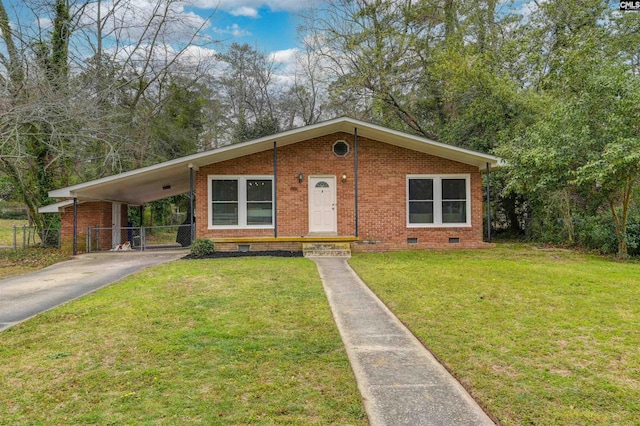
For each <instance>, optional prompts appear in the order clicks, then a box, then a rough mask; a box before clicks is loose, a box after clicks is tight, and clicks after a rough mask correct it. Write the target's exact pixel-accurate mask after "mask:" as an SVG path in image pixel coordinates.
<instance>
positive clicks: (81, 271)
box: [0, 250, 188, 331]
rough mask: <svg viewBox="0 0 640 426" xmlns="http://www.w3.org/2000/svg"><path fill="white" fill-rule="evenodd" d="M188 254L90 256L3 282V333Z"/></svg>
mask: <svg viewBox="0 0 640 426" xmlns="http://www.w3.org/2000/svg"><path fill="white" fill-rule="evenodd" d="M187 254H188V251H186V250H172V251H157V252H152V251H146V252H132V251H127V252H117V253H90V254H83V255H80V256H76V257H75V258H74V259H72V260H68V261H66V262H60V263H57V264H55V265H51V266H49V267H48V268H45V269H42V270H40V271H36V272H32V273H30V274H27V275H22V276H19V277H15V278H9V279H6V280H2V281H0V331H1V330H4V329H5V328H8V327H11V326H12V325H14V324H16V323H19V322H21V321H24V320H26V319H28V318H31V317H32V316H34V315H36V314H39V313H40V312H44V311H47V310H49V309H51V308H54V307H56V306H58V305H61V304H63V303H65V302H68V301H70V300H73V299H76V298H78V297H80V296H83V295H85V294H88V293H91V292H92V291H95V290H97V289H99V288H101V287H104V286H107V285H109V284H111V283H113V282H115V281H118V280H121V279H122V278H124V277H126V276H127V275H130V274H132V273H134V272H137V271H140V270H141V269H144V268H146V267H148V266H152V265H158V264H160V263H164V262H168V261H170V260H175V259H179V258H181V257H183V256H185V255H187Z"/></svg>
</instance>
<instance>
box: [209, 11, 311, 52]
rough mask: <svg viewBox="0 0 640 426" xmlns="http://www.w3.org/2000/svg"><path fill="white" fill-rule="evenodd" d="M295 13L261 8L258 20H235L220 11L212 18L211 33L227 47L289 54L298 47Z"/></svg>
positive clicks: (226, 12) (256, 18)
mask: <svg viewBox="0 0 640 426" xmlns="http://www.w3.org/2000/svg"><path fill="white" fill-rule="evenodd" d="M209 12H210V11H209ZM295 12H296V11H293V12H292V11H286V10H279V11H273V10H271V9H270V8H268V7H262V8H260V9H256V13H257V15H256V16H237V15H236V16H234V15H233V14H231V13H230V12H228V11H224V10H218V11H216V13H215V14H214V15H213V17H212V18H211V26H212V28H211V31H210V32H211V34H212V36H213V37H214V38H217V39H220V40H222V41H224V42H225V43H231V42H234V41H235V42H238V43H247V44H249V45H251V46H253V47H256V46H257V47H258V48H260V50H263V51H266V52H273V51H278V50H287V49H291V48H295V47H296V46H298V45H299V41H298V39H297V35H296V27H297V25H298V22H299V18H298V17H297V16H296V13H295Z"/></svg>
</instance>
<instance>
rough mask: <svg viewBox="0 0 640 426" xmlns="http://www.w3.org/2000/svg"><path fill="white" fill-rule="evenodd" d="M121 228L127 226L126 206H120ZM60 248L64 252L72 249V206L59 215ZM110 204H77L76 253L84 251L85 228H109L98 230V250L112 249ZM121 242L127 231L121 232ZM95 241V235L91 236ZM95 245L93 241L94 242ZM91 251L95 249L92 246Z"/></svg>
mask: <svg viewBox="0 0 640 426" xmlns="http://www.w3.org/2000/svg"><path fill="white" fill-rule="evenodd" d="M121 209H122V213H121V219H120V220H121V226H123V227H126V226H127V217H128V212H127V205H126V204H123V205H122V208H121ZM60 219H61V226H60V228H61V238H62V247H63V249H65V250H66V251H71V250H72V249H73V206H70V207H67V208H65V209H64V211H63V212H62V213H61V215H60ZM111 220H112V217H111V203H110V202H106V201H90V202H84V203H80V204H78V224H77V229H78V251H79V252H84V251H86V239H87V226H90V227H99V228H109V229H102V230H100V236H99V238H100V250H108V249H110V248H111V247H112V244H111V239H112V233H111V229H110V228H111V226H112V222H111ZM122 234H123V235H122V237H121V238H123V240H122V241H123V242H124V241H125V240H126V238H127V231H126V230H124V231H122ZM92 237H93V238H94V239H95V234H93V235H92ZM94 244H95V241H94ZM92 249H93V250H95V249H96V246H95V245H94V246H93V247H92Z"/></svg>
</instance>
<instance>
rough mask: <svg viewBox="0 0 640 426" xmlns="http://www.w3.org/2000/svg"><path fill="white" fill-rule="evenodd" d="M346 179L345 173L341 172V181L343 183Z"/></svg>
mask: <svg viewBox="0 0 640 426" xmlns="http://www.w3.org/2000/svg"><path fill="white" fill-rule="evenodd" d="M346 181H347V174H346V173H343V174H342V183H345V182H346Z"/></svg>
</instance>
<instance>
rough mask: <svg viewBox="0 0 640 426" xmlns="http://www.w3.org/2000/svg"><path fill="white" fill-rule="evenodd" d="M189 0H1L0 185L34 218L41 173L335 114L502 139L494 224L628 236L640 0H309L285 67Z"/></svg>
mask: <svg viewBox="0 0 640 426" xmlns="http://www.w3.org/2000/svg"><path fill="white" fill-rule="evenodd" d="M523 3H527V4H528V7H527V8H523V7H522V6H523ZM185 4H188V2H184V1H177V0H145V1H140V0H92V1H87V0H33V1H28V2H25V3H24V4H23V5H21V6H20V9H19V10H17V9H16V7H17V6H15V5H12V6H11V7H6V6H7V5H6V4H5V3H3V2H2V1H0V35H1V39H2V46H0V64H1V69H0V90H1V91H2V93H1V95H0V132H1V133H0V165H1V169H0V199H7V200H17V201H21V202H24V203H25V204H26V205H27V206H28V208H29V211H30V215H31V218H32V220H33V221H34V224H35V225H36V226H37V227H38V228H39V229H43V228H46V227H49V226H52V222H53V225H55V221H56V218H55V217H54V216H51V215H48V216H43V215H39V214H38V213H37V208H38V207H39V206H42V205H46V204H48V203H51V202H53V201H54V200H50V199H48V198H47V192H48V191H49V190H51V189H54V188H59V187H63V186H68V185H73V184H75V183H79V182H82V181H86V180H89V179H95V178H99V177H103V176H108V175H111V174H115V173H119V172H122V171H127V170H131V169H134V168H138V167H141V166H146V165H149V164H154V163H157V162H160V161H163V160H167V159H171V158H176V157H179V156H183V155H187V154H191V153H194V152H198V151H202V150H207V149H212V148H216V147H220V146H223V145H226V144H231V143H236V142H240V141H245V140H250V139H253V138H257V137H260V136H264V135H268V134H273V133H276V132H278V131H282V130H287V129H291V128H294V127H299V126H303V125H307V124H313V123H316V122H318V121H322V120H326V119H330V118H334V117H337V116H342V115H347V116H351V117H354V118H358V119H362V120H366V121H370V122H373V123H377V124H380V125H383V126H388V127H390V128H394V129H398V130H401V131H405V132H409V133H413V134H417V135H421V136H425V137H428V138H431V139H434V140H438V141H441V142H446V143H449V144H453V145H456V146H461V147H464V148H470V149H474V150H478V151H482V152H486V153H491V154H495V155H498V156H500V157H502V158H504V159H505V160H506V161H507V166H506V167H504V168H503V169H502V170H501V171H499V172H497V173H494V174H493V175H492V194H491V196H492V199H493V200H494V203H493V204H492V210H493V215H492V216H493V218H494V221H493V223H492V226H493V228H494V230H495V231H496V232H497V233H498V234H502V235H508V236H515V237H522V238H527V239H530V240H533V241H541V242H552V243H556V244H567V245H579V246H582V247H584V248H587V249H594V250H599V251H601V252H603V253H617V254H618V256H620V257H626V256H628V255H638V254H640V212H639V211H638V201H639V199H640V190H639V189H638V188H639V185H638V184H639V182H640V178H639V176H640V76H639V73H638V71H639V69H638V66H639V63H640V13H636V12H621V11H619V10H618V8H619V2H609V1H599V0H566V1H554V0H549V1H530V2H523V1H517V2H511V1H506V2H505V1H498V0H478V1H474V2H460V1H454V0H391V1H382V0H325V1H318V2H315V3H314V4H315V7H314V8H313V9H306V10H304V12H303V22H304V24H303V25H301V27H300V29H299V39H300V40H301V41H302V43H303V45H304V48H303V49H300V51H299V52H298V57H297V66H296V70H295V71H294V72H292V73H291V74H290V75H289V76H288V78H286V79H283V78H282V76H281V73H279V72H278V71H280V70H278V67H277V63H276V62H275V61H274V60H273V58H272V57H270V56H269V55H268V54H266V53H264V52H262V51H261V50H260V48H259V46H249V45H247V44H244V45H241V44H236V43H232V44H224V43H220V42H218V41H216V40H212V39H211V38H210V37H208V36H206V35H205V34H204V31H203V29H204V28H205V26H206V22H207V19H215V13H214V15H213V16H210V17H208V18H207V19H204V18H203V19H193V17H191V18H190V15H188V14H182V13H180V12H182V11H184V7H185ZM29 17H30V18H31V19H29ZM132 17H134V18H135V19H132ZM45 21H46V22H45ZM165 204H166V202H165Z"/></svg>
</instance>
